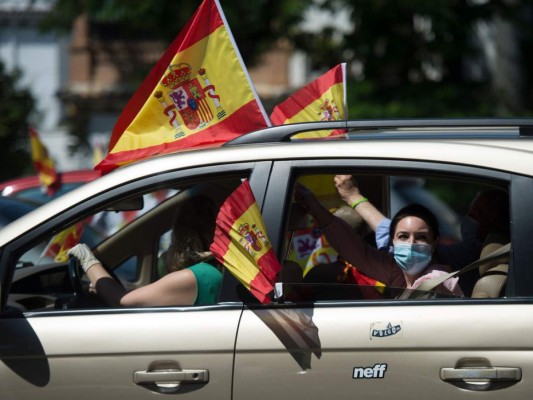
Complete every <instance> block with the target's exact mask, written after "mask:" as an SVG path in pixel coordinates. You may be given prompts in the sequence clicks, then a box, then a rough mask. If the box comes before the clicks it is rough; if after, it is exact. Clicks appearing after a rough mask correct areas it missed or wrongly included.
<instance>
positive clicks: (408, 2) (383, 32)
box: [295, 0, 531, 118]
mask: <svg viewBox="0 0 533 400" xmlns="http://www.w3.org/2000/svg"><path fill="white" fill-rule="evenodd" d="M530 4H531V1H530V0H517V1H512V2H511V1H504V0H502V1H499V0H487V1H470V0H434V1H425V0H398V1H394V2H391V1H384V0H324V1H323V2H322V8H324V9H326V10H338V9H344V10H348V12H349V13H350V20H351V22H352V23H353V27H354V28H353V30H352V31H350V32H339V31H338V30H336V28H335V26H334V25H332V26H331V27H330V28H329V29H325V30H324V31H323V32H319V33H318V34H317V35H309V34H304V33H302V34H301V35H300V37H296V39H295V40H296V42H297V43H298V45H299V47H301V48H303V49H305V50H307V52H308V53H309V54H311V55H312V57H313V62H314V64H315V65H317V66H324V67H326V66H328V64H330V60H331V59H339V60H345V61H348V62H353V63H357V65H358V66H359V69H360V71H361V73H360V74H359V77H358V80H357V81H353V82H350V85H349V90H350V99H349V104H350V105H351V107H350V117H353V118H372V117H373V118H382V117H402V116H405V117H438V116H446V117H453V116H473V115H475V116H494V115H496V114H500V115H507V114H511V113H524V112H525V110H524V108H520V107H519V108H516V109H509V108H508V107H506V104H507V102H506V101H505V96H504V94H503V93H496V92H495V91H494V86H493V85H492V81H491V80H492V78H493V77H492V76H491V74H490V73H488V71H485V73H484V74H481V75H479V74H478V76H476V77H474V76H473V74H472V73H471V71H470V70H469V68H468V65H472V64H471V62H472V61H473V60H479V59H480V58H479V57H481V56H482V54H481V53H480V46H479V43H476V41H475V38H476V32H477V31H476V29H477V28H478V27H479V25H480V24H483V23H490V22H493V21H495V20H499V21H502V20H503V21H508V22H510V23H511V24H513V25H514V26H516V27H518V30H519V31H520V32H522V37H521V39H520V40H522V41H526V40H527V39H528V38H531V28H527V27H528V26H530V25H531V23H529V24H528V23H527V19H525V18H528V16H529V15H530V13H527V12H526V11H527V10H528V7H529V6H530ZM526 28H527V29H526ZM339 38H340V39H339ZM517 40H518V39H517ZM529 40H530V39H529ZM530 42H531V41H529V43H530ZM529 53H530V52H529V51H527V52H523V55H524V56H527V55H529ZM324 54H326V55H328V57H324ZM469 63H470V64H469ZM524 72H526V73H527V72H528V71H527V70H526V71H524Z"/></svg>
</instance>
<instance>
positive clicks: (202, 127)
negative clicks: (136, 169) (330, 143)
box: [95, 0, 270, 173]
mask: <svg viewBox="0 0 533 400" xmlns="http://www.w3.org/2000/svg"><path fill="white" fill-rule="evenodd" d="M268 126H270V120H269V119H268V116H267V114H266V112H265V110H264V108H263V106H262V104H261V102H260V100H259V98H258V96H257V94H256V92H255V89H254V87H253V84H252V81H251V79H250V76H249V74H248V71H247V70H246V67H245V65H244V62H243V60H242V58H241V55H240V53H239V50H238V48H237V46H236V44H235V40H234V38H233V36H232V34H231V31H230V29H229V26H228V24H227V22H226V19H225V16H224V14H223V12H222V8H221V7H220V4H219V2H218V0H204V1H202V3H201V4H200V7H199V8H198V9H197V11H196V12H195V13H194V15H193V16H192V17H191V19H190V20H189V21H188V22H187V24H186V26H185V27H184V28H183V29H182V31H181V32H180V33H179V35H178V36H177V37H176V39H175V40H174V41H173V42H172V43H171V45H170V46H169V48H168V49H167V50H166V51H165V53H164V54H163V56H162V57H161V58H160V59H159V61H158V62H157V64H156V65H155V67H154V68H153V69H152V71H151V72H150V74H149V75H148V76H147V77H146V79H145V80H144V82H143V83H142V84H141V86H140V87H139V89H138V90H137V91H136V92H135V93H134V95H133V97H132V98H131V99H130V101H129V102H128V104H127V105H126V107H125V108H124V110H123V112H122V114H121V115H120V117H119V119H118V121H117V123H116V124H115V126H114V128H113V132H112V135H111V139H110V143H109V149H108V154H107V156H106V157H105V158H104V159H103V160H102V162H100V163H99V164H98V165H96V166H95V169H97V170H100V171H102V172H104V173H106V172H109V171H111V170H113V169H115V168H117V167H118V166H120V165H123V164H128V163H131V162H133V161H137V160H140V159H143V158H147V157H150V156H154V155H157V154H166V153H172V152H176V151H179V150H183V149H188V148H195V147H206V146H220V145H221V144H223V143H224V142H227V141H229V140H231V139H234V138H236V137H238V136H240V135H242V134H245V133H248V132H251V131H254V130H257V129H262V128H266V127H268Z"/></svg>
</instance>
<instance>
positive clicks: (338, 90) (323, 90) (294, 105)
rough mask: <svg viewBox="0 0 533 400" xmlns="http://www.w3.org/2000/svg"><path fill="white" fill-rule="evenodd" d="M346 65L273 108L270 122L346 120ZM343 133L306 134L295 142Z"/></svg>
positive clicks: (331, 70) (290, 122)
mask: <svg viewBox="0 0 533 400" xmlns="http://www.w3.org/2000/svg"><path fill="white" fill-rule="evenodd" d="M345 69H346V67H345V64H339V65H337V66H336V67H333V68H332V69H330V70H329V71H328V72H326V73H325V74H324V75H322V76H320V77H318V78H317V79H315V80H314V81H312V82H311V83H309V84H308V85H306V86H304V87H303V88H301V89H300V90H298V91H297V92H296V93H294V94H293V95H292V96H290V97H289V98H288V99H286V100H285V101H284V102H282V103H280V104H278V105H277V106H276V107H274V110H273V112H272V114H271V115H270V119H271V121H272V123H273V124H274V125H284V124H292V123H298V122H313V121H327V120H344V119H347V110H346V99H345V98H346V96H345V90H346V84H345V81H346V79H345V75H346V73H345ZM342 133H344V132H343V131H339V130H335V131H324V132H306V133H303V134H299V135H296V136H295V138H299V139H301V138H318V137H324V136H334V135H338V134H342Z"/></svg>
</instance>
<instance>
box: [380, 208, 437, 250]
mask: <svg viewBox="0 0 533 400" xmlns="http://www.w3.org/2000/svg"><path fill="white" fill-rule="evenodd" d="M406 217H418V218H420V219H422V220H424V222H425V223H426V224H427V225H428V227H429V230H430V231H431V233H432V235H433V239H434V240H436V239H437V238H438V237H439V222H438V221H437V217H435V214H433V213H432V212H431V211H430V210H429V209H428V208H426V207H424V206H423V205H421V204H416V203H415V204H409V205H407V206H405V207H403V208H402V209H400V210H399V211H398V212H397V213H396V215H395V216H394V217H393V218H392V220H391V224H390V231H389V235H390V236H389V237H390V240H391V242H392V239H393V238H394V232H395V231H396V226H397V225H398V223H399V222H400V221H401V220H402V219H404V218H406Z"/></svg>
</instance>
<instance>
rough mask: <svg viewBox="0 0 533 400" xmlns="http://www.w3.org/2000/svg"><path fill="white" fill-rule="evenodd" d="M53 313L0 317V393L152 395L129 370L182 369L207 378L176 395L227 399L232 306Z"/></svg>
mask: <svg viewBox="0 0 533 400" xmlns="http://www.w3.org/2000/svg"><path fill="white" fill-rule="evenodd" d="M60 314H61V313H54V314H52V313H47V314H46V315H44V314H41V315H39V316H33V317H31V316H30V317H28V318H24V317H19V318H2V319H0V332H2V334H1V336H0V340H1V343H0V358H1V359H2V361H3V362H2V363H0V398H2V399H12V398H17V399H37V398H39V399H76V400H82V399H99V400H105V399H118V398H121V399H122V398H124V399H130V400H133V399H139V400H141V399H152V398H154V396H157V393H156V390H155V386H154V388H152V389H154V390H151V388H146V387H143V386H140V385H138V384H136V383H134V374H135V372H136V371H147V370H152V369H157V370H163V371H164V370H180V369H184V370H206V371H208V374H209V379H208V382H207V383H205V384H201V383H200V384H196V383H193V384H184V385H182V387H181V388H180V389H179V390H178V391H177V393H178V395H179V396H180V399H200V398H201V399H204V398H217V399H231V379H232V364H233V349H234V343H235V335H236V329H237V324H238V320H239V317H240V314H241V309H240V307H239V306H235V307H227V306H226V307H221V306H215V307H204V308H198V307H196V308H194V309H184V310H171V309H165V310H160V311H146V310H137V311H135V310H128V311H127V312H115V313H113V312H109V313H102V312H101V310H100V311H99V314H94V313H91V312H87V313H85V314H78V315H60ZM172 386H173V385H172V384H171V385H170V387H168V388H159V390H164V389H168V390H171V389H172ZM174 386H175V385H174ZM168 395H169V396H172V394H168Z"/></svg>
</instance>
